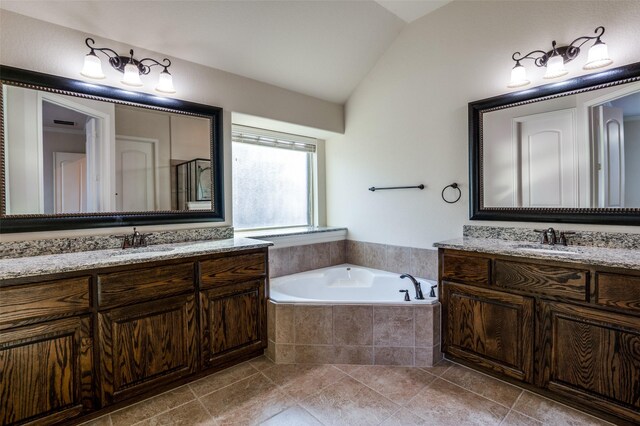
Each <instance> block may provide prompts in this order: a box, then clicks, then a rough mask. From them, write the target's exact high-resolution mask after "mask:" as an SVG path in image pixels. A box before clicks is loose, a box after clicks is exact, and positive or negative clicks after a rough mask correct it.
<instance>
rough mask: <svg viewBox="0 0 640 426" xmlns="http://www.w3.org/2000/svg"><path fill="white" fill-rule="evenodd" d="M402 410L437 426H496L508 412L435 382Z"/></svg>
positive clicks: (484, 400)
mask: <svg viewBox="0 0 640 426" xmlns="http://www.w3.org/2000/svg"><path fill="white" fill-rule="evenodd" d="M405 407H406V409H408V410H409V411H411V412H412V413H414V414H417V415H418V416H420V417H422V418H423V419H429V420H430V421H431V422H432V424H437V425H443V426H444V425H455V426H459V425H498V424H500V422H501V421H502V420H503V419H504V418H505V417H506V415H507V413H508V412H509V409H508V408H506V407H504V406H502V405H500V404H497V403H495V402H493V401H490V400H488V399H486V398H483V397H481V396H479V395H476V394H474V393H472V392H470V391H468V390H465V389H463V388H461V387H459V386H456V385H454V384H452V383H449V382H447V381H444V380H442V379H437V380H435V381H434V382H433V383H431V384H430V385H429V386H427V387H426V388H425V389H423V390H422V391H420V393H418V395H416V397H415V398H413V399H412V400H411V401H409V403H408V404H407V405H405Z"/></svg>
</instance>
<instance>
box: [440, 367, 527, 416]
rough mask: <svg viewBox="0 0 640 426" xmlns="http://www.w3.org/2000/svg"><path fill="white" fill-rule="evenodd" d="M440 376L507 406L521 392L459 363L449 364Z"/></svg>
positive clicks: (514, 400) (509, 405) (511, 403)
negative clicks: (449, 366)
mask: <svg viewBox="0 0 640 426" xmlns="http://www.w3.org/2000/svg"><path fill="white" fill-rule="evenodd" d="M440 377H442V378H443V379H445V380H448V381H450V382H453V383H455V384H456V385H458V386H462V387H463V388H465V389H468V390H470V391H472V392H475V393H477V394H480V395H482V396H484V397H485V398H489V399H490V400H492V401H495V402H497V403H498V404H502V405H504V406H506V407H509V408H511V407H512V406H513V404H514V403H515V402H516V400H517V399H518V396H520V394H521V393H522V389H520V388H518V387H516V386H512V385H510V384H508V383H505V382H501V381H500V380H497V379H494V378H493V377H489V376H486V375H484V374H482V373H478V372H477V371H474V370H471V369H470V368H467V367H463V366H461V365H453V366H451V368H449V369H448V370H447V371H445V372H444V374H442V376H440Z"/></svg>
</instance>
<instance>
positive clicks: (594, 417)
mask: <svg viewBox="0 0 640 426" xmlns="http://www.w3.org/2000/svg"><path fill="white" fill-rule="evenodd" d="M524 392H529V391H528V390H526V389H523V394H524ZM529 393H530V394H532V395H535V396H537V397H540V398H542V399H544V400H546V401H550V402H551V403H553V404H557V405H560V406H562V407H563V408H564V409H567V410H568V411H573V412H576V413H579V414H582V415H584V416H587V417H591V418H593V419H596V420H598V421H599V422H604V423H606V424H610V425H613V423H611V422H609V421H608V420H605V419H601V418H600V417H596V416H594V415H593V414H590V413H587V412H586V411H582V410H580V409H578V408H574V407H571V406H569V405H566V404H563V403H562V402H560V401H556V400H554V399H551V398H547V397H546V396H542V395H540V394H537V393H535V392H529ZM514 406H515V405H514ZM513 411H515V412H516V413H518V414H522V415H523V416H527V417H531V416H529V415H527V414H525V413H522V412H520V411H518V410H515V409H514V410H513ZM531 418H532V419H534V420H538V421H539V422H541V423H544V422H543V421H542V420H539V419H536V418H535V417H531Z"/></svg>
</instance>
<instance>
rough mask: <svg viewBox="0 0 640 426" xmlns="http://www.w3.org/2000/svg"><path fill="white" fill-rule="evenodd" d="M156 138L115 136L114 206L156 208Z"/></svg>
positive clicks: (121, 208) (129, 208)
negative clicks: (115, 191)
mask: <svg viewBox="0 0 640 426" xmlns="http://www.w3.org/2000/svg"><path fill="white" fill-rule="evenodd" d="M155 145H156V144H155V141H153V140H142V139H140V138H131V137H125V136H118V137H116V190H117V193H116V208H117V210H118V211H126V212H134V211H153V210H156V153H155Z"/></svg>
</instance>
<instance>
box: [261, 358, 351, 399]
mask: <svg viewBox="0 0 640 426" xmlns="http://www.w3.org/2000/svg"><path fill="white" fill-rule="evenodd" d="M262 374H264V375H265V376H267V378H269V379H270V380H271V381H273V382H274V383H275V384H276V385H278V386H280V388H281V389H282V390H283V391H284V392H286V393H287V394H288V395H289V396H291V397H292V398H295V399H297V400H302V399H304V398H306V397H308V396H310V395H313V394H314V393H317V392H319V391H320V390H322V389H323V388H325V387H327V386H329V385H330V384H332V383H335V382H337V381H338V380H340V379H342V378H343V377H346V374H345V373H344V372H342V371H340V370H338V369H337V368H335V367H333V366H331V365H314V364H281V365H276V366H274V367H272V368H270V369H268V370H265V371H263V372H262Z"/></svg>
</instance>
